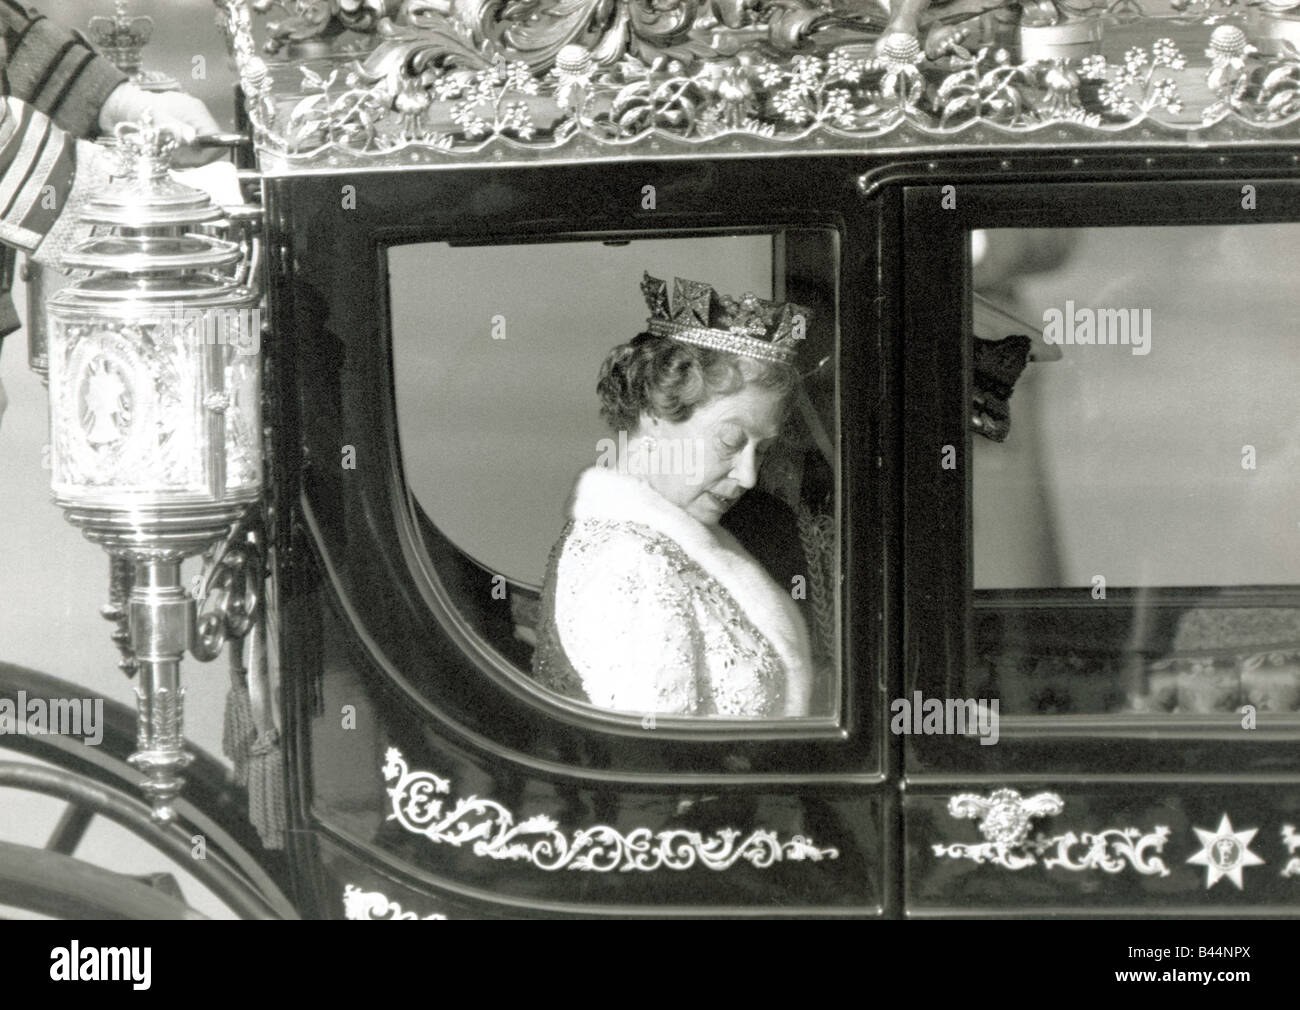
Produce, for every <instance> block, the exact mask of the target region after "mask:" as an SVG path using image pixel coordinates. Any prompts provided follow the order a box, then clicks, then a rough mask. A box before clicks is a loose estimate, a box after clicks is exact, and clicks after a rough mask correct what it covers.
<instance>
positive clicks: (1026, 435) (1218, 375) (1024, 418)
mask: <svg viewBox="0 0 1300 1010" xmlns="http://www.w3.org/2000/svg"><path fill="white" fill-rule="evenodd" d="M1297 254H1300V225H1289V224H1288V225H1257V226H1249V227H1246V226H1233V227H1229V226H1215V227H1177V228H1170V227H1166V228H1146V229H1138V228H1119V229H1115V228H1107V229H1101V228H1098V229H1078V230H1070V231H1045V230H1032V231H1029V230H1023V231H1022V230H1016V231H1013V230H999V231H991V232H985V233H977V234H976V236H975V238H974V240H973V242H972V260H973V262H974V284H973V288H974V290H975V291H976V292H977V293H976V295H975V298H976V304H975V306H974V312H973V318H974V320H975V328H976V333H975V338H976V339H975V344H976V349H975V355H974V373H975V374H974V375H973V382H972V395H973V398H974V404H973V412H972V421H971V423H972V427H973V429H974V431H975V434H974V436H973V437H972V441H973V443H974V478H973V480H974V498H973V538H974V552H973V556H974V583H975V585H974V588H975V598H974V622H975V626H974V650H973V653H972V664H971V668H970V674H969V675H970V676H971V678H972V679H973V680H974V681H975V683H974V684H972V685H971V686H972V687H973V688H974V689H975V693H974V695H973V696H975V697H998V698H1000V699H1001V707H1002V712H1003V713H1004V714H1011V713H1017V714H1033V713H1109V712H1115V713H1120V712H1138V713H1152V712H1174V713H1216V712H1220V713H1222V712H1240V711H1241V710H1242V707H1243V706H1247V705H1250V706H1254V709H1255V711H1257V712H1258V713H1261V714H1263V713H1268V712H1280V713H1296V712H1297V711H1300V590H1297V588H1296V586H1297V583H1300V526H1298V525H1297V523H1298V522H1300V514H1298V513H1297V511H1296V502H1297V493H1296V492H1297V489H1298V486H1300V401H1297V398H1296V394H1295V390H1296V387H1297V381H1298V380H1300V340H1297V338H1296V322H1295V320H1296V316H1297V314H1298V313H1300V295H1297V294H1296V288H1295V283H1294V277H1293V276H1292V274H1293V270H1292V268H1291V264H1293V263H1294V261H1295V257H1296V255H1297ZM980 692H990V693H980Z"/></svg>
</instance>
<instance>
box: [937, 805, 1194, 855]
mask: <svg viewBox="0 0 1300 1010" xmlns="http://www.w3.org/2000/svg"><path fill="white" fill-rule="evenodd" d="M1064 809H1065V804H1064V803H1063V802H1062V800H1061V798H1060V797H1059V796H1058V795H1056V794H1055V793H1038V794H1037V795H1035V796H1031V797H1029V798H1028V799H1025V798H1024V797H1022V796H1021V795H1020V793H1018V792H1017V791H1016V790H1014V789H997V790H995V791H994V792H993V793H992V794H991V795H989V796H988V797H987V798H985V797H981V796H977V795H974V794H973V793H962V794H960V795H958V796H954V797H952V798H951V799H950V800H949V801H948V813H949V814H950V815H952V816H953V817H958V818H979V822H980V823H979V830H980V834H981V835H983V836H984V838H985V841H984V842H981V843H977V844H969V843H966V842H951V843H947V844H937V845H934V846H933V850H934V854H935V855H936V856H947V857H948V858H949V859H969V860H971V862H974V863H979V864H983V863H992V864H993V865H995V866H1001V867H1002V868H1003V869H1007V870H1023V869H1026V868H1027V867H1030V866H1035V865H1037V864H1038V863H1039V862H1040V860H1041V863H1042V866H1043V868H1044V869H1047V870H1051V869H1055V868H1060V869H1063V870H1070V871H1073V872H1076V873H1077V872H1082V871H1086V870H1101V871H1102V872H1103V873H1111V874H1114V873H1119V872H1121V871H1122V870H1124V869H1127V868H1129V867H1132V868H1133V869H1134V870H1136V871H1137V872H1138V873H1140V874H1142V875H1143V876H1161V877H1167V876H1168V875H1169V868H1168V867H1167V866H1166V865H1165V863H1164V860H1163V859H1161V858H1160V857H1159V855H1158V853H1160V852H1162V851H1163V850H1164V846H1165V842H1166V841H1167V840H1168V838H1169V829H1168V828H1167V827H1164V826H1163V825H1161V826H1158V827H1156V828H1155V829H1154V830H1152V831H1149V832H1143V831H1141V830H1140V829H1138V828H1104V829H1103V830H1101V831H1095V832H1093V831H1085V832H1083V833H1082V834H1081V835H1076V834H1075V833H1074V832H1073V831H1067V832H1065V833H1064V834H1060V835H1044V834H1042V833H1041V832H1040V833H1036V834H1035V835H1034V836H1033V837H1032V838H1031V837H1030V831H1031V829H1032V827H1033V820H1034V818H1036V817H1040V816H1055V815H1056V814H1059V813H1061V811H1062V810H1064ZM1080 845H1081V846H1083V851H1082V852H1081V853H1078V855H1075V854H1074V851H1073V850H1074V849H1075V848H1076V847H1077V846H1080Z"/></svg>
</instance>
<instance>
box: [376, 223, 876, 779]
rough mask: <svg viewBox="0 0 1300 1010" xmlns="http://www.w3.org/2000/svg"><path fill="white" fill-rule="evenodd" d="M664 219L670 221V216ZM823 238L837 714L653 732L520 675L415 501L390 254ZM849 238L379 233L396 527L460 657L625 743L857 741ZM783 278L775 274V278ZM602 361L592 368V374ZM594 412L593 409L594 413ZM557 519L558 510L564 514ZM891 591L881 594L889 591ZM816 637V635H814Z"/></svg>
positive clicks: (557, 713) (701, 231)
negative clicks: (827, 247) (404, 434)
mask: <svg viewBox="0 0 1300 1010" xmlns="http://www.w3.org/2000/svg"><path fill="white" fill-rule="evenodd" d="M665 216H666V215H665ZM795 229H798V230H804V231H820V232H825V233H826V234H827V236H828V238H829V239H830V242H831V244H832V246H833V270H832V271H831V273H830V274H829V276H828V279H829V280H830V281H831V282H832V283H833V285H834V293H835V320H834V336H833V346H834V364H835V376H834V407H835V416H834V423H835V429H834V432H833V433H832V434H833V437H834V439H835V441H836V443H837V444H836V450H837V457H836V465H835V467H834V485H835V492H834V496H835V511H836V529H837V540H838V552H839V559H838V566H839V569H838V575H839V578H838V584H837V587H836V588H837V628H836V631H837V642H836V652H837V663H836V668H835V682H834V684H833V685H832V690H831V700H832V701H833V708H832V710H831V711H830V712H829V713H823V714H818V715H812V716H800V717H777V718H763V719H739V718H732V717H717V716H702V717H690V716H676V715H661V714H656V715H654V720H653V726H652V728H651V729H650V730H648V729H647V727H646V718H647V714H645V713H626V712H618V711H615V710H611V709H603V708H600V707H599V706H595V705H592V704H591V703H589V702H582V701H578V700H576V699H571V698H566V697H564V696H563V695H560V694H557V693H555V692H553V691H551V690H549V689H547V688H545V687H543V686H542V685H541V684H539V683H538V682H536V681H535V680H534V679H533V678H532V677H531V676H529V675H528V674H527V673H526V672H525V671H524V670H522V669H521V668H519V667H518V666H517V664H516V663H514V662H513V661H512V660H511V659H510V658H509V657H507V656H506V655H504V654H503V653H502V652H501V651H500V650H499V649H497V648H496V647H495V645H494V644H493V643H492V642H491V641H490V640H489V639H487V638H485V637H484V636H483V635H482V634H481V633H480V632H479V630H478V629H476V628H475V627H474V626H473V624H472V623H471V622H470V621H469V620H467V619H466V617H465V615H464V614H463V613H462V612H461V608H460V606H459V605H458V603H457V601H456V592H455V590H449V589H448V587H447V585H446V583H445V581H444V580H443V579H442V578H441V577H440V576H439V574H438V565H437V563H436V561H435V560H434V559H433V558H432V557H431V556H430V551H429V547H428V543H427V540H426V536H425V533H424V532H423V531H422V529H421V523H420V517H421V515H425V517H426V519H427V521H428V523H429V525H430V526H431V527H433V528H434V529H435V530H437V527H436V524H434V523H433V520H432V518H431V517H428V516H427V515H426V514H425V513H424V512H423V509H422V507H421V505H420V503H419V501H418V499H417V498H416V496H415V493H414V491H413V490H412V488H411V486H410V482H409V481H408V480H407V475H406V464H405V458H404V453H403V452H402V449H401V430H400V426H399V422H398V417H399V411H398V404H397V388H396V378H395V371H396V367H397V361H396V344H397V338H396V334H395V332H394V330H393V326H392V300H391V292H390V283H391V280H390V276H389V252H390V250H392V249H394V248H397V247H403V246H413V245H421V244H445V245H449V246H452V247H461V246H473V247H494V246H501V247H511V246H522V245H563V244H567V243H577V242H620V243H621V242H635V241H638V240H642V241H644V240H659V239H691V238H719V237H732V236H736V237H739V236H767V237H769V238H772V239H775V238H776V237H777V236H778V235H779V234H781V233H782V232H786V231H790V230H795ZM845 241H846V234H845V226H844V223H843V222H842V221H838V220H834V219H829V218H820V219H815V220H809V219H808V218H806V217H794V218H791V219H783V218H781V217H779V216H777V215H775V214H772V215H767V216H765V217H764V218H763V219H762V221H761V223H744V224H739V223H738V224H726V223H719V224H716V225H705V226H699V225H697V226H690V225H680V226H672V225H667V224H666V225H661V226H659V227H643V228H618V227H609V228H591V229H586V228H583V229H570V230H552V229H548V228H546V227H545V226H543V227H541V228H539V229H537V230H527V229H526V228H525V227H522V226H521V227H519V228H518V229H517V230H512V231H509V232H494V233H493V234H491V235H490V236H485V235H483V234H481V233H480V234H468V235H465V234H454V233H447V232H434V231H431V230H428V229H421V231H420V232H419V233H418V234H410V233H403V234H401V235H395V234H385V235H383V236H380V237H379V239H378V241H377V242H376V244H375V245H374V249H375V253H376V256H377V258H378V261H379V262H378V284H379V291H378V296H379V304H380V306H381V309H382V312H383V316H384V319H385V323H386V326H387V331H388V334H389V338H388V339H389V343H390V355H389V365H388V367H389V372H390V376H389V377H390V389H389V403H390V404H391V407H390V408H389V409H390V412H391V422H390V423H391V425H392V442H391V444H392V446H393V452H394V456H395V459H394V466H392V467H390V468H389V472H390V473H391V474H392V475H393V481H394V484H395V487H394V502H395V503H396V504H397V510H398V515H397V516H396V517H395V518H396V519H397V527H398V531H399V540H400V544H399V547H400V550H401V553H402V554H403V555H404V557H405V559H406V562H407V565H408V569H409V570H410V571H411V572H412V574H413V575H415V576H417V578H416V580H415V581H416V583H417V588H418V590H419V592H420V594H421V595H422V596H423V598H424V601H425V604H426V606H427V608H428V610H429V612H430V615H431V617H433V618H434V619H436V620H438V621H439V622H440V623H441V624H442V625H443V627H444V630H446V631H449V632H451V633H452V634H453V638H454V639H455V640H456V642H457V645H458V647H459V648H460V649H461V651H462V652H463V653H464V654H465V655H467V656H468V657H470V658H471V659H472V660H473V661H474V666H475V667H476V668H477V669H478V670H479V671H480V672H481V673H484V674H486V676H487V677H488V678H489V679H490V680H492V681H493V682H494V683H496V684H497V685H498V686H499V687H502V688H504V689H505V690H507V691H509V692H510V693H512V694H514V695H515V696H516V697H520V698H522V700H524V701H525V702H526V703H527V704H529V705H531V706H533V707H535V708H538V709H540V710H542V711H543V713H544V714H546V715H547V716H548V717H552V718H556V719H559V720H560V721H563V722H566V723H569V724H571V725H574V726H577V727H580V728H583V729H586V730H590V731H594V732H597V733H604V734H615V735H622V736H639V737H642V738H645V737H650V738H653V739H663V740H682V741H690V742H692V743H714V742H716V743H740V742H744V743H754V742H763V741H777V740H781V741H785V740H789V741H792V742H799V741H804V742H812V741H824V742H841V743H842V742H844V741H846V739H847V738H848V737H849V736H852V735H856V731H857V726H856V725H855V720H856V719H857V718H858V715H857V713H856V712H855V710H854V706H853V704H852V699H853V695H854V692H855V688H854V685H853V682H854V681H858V680H862V681H864V682H865V679H866V678H864V677H863V676H862V675H861V674H858V673H855V671H854V669H853V663H854V661H853V660H852V659H851V655H852V653H853V651H854V650H853V649H852V648H850V643H849V641H848V639H849V638H850V634H851V625H850V622H849V620H848V615H847V609H848V606H849V595H850V591H851V582H852V578H851V576H850V574H849V572H850V564H849V559H848V539H849V538H848V535H847V527H848V525H849V516H848V511H847V509H846V508H845V504H844V496H845V468H846V466H850V465H856V466H863V465H864V464H863V463H862V462H861V461H858V462H857V463H856V464H854V463H851V461H850V460H849V451H850V446H849V445H848V443H847V440H846V439H845V437H844V411H845V389H844V383H843V367H842V365H843V357H844V347H845V340H844V333H843V327H842V301H843V292H844V283H845V279H844V275H843V270H844V247H845ZM776 263H777V257H776V254H775V252H774V254H773V267H774V268H775V265H776ZM775 279H776V278H775V277H774V280H775ZM774 294H775V295H776V297H783V294H782V293H781V292H780V291H779V290H778V291H775V292H774ZM596 364H598V363H594V364H593V372H594V370H595V367H596ZM593 410H594V406H593ZM558 516H559V512H558V510H557V517H558ZM561 525H562V523H560V522H558V521H557V524H556V531H555V532H556V536H557V537H558V535H559V531H560V526H561ZM437 532H438V535H439V536H441V537H443V538H444V539H446V540H447V542H448V544H449V545H450V546H451V549H452V550H454V551H455V552H456V553H457V554H458V555H459V556H460V557H461V558H462V559H464V561H466V562H468V563H469V564H472V565H474V566H476V567H479V568H481V569H482V570H483V572H484V573H485V574H486V573H489V572H490V571H491V569H489V568H487V567H486V566H485V565H483V564H482V563H481V562H479V561H478V560H477V559H476V558H474V557H473V556H472V555H470V554H469V553H467V552H466V551H464V550H463V549H462V548H461V547H460V546H459V545H458V544H456V543H455V542H453V541H451V540H450V538H449V537H447V536H446V534H445V533H443V532H442V531H441V530H437ZM870 568H871V571H872V572H873V573H874V572H875V570H876V569H875V566H874V565H873V566H870ZM506 578H507V581H508V582H510V583H512V584H513V583H514V580H512V579H510V578H509V577H508V576H507V577H506ZM882 591H883V590H882ZM810 630H811V629H810ZM864 660H865V661H866V662H869V663H873V664H874V663H877V662H878V661H877V660H876V659H875V657H873V656H867V657H864ZM870 673H871V679H873V680H874V679H876V678H877V677H878V675H879V671H878V670H872V671H871V672H870ZM862 728H863V729H865V731H866V732H865V737H866V740H865V741H864V742H865V743H866V747H867V752H868V753H874V752H876V750H877V747H878V741H877V740H876V736H877V732H876V730H875V727H874V724H872V723H871V722H868V723H867V724H866V725H865V726H863V727H862Z"/></svg>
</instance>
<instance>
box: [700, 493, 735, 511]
mask: <svg viewBox="0 0 1300 1010" xmlns="http://www.w3.org/2000/svg"><path fill="white" fill-rule="evenodd" d="M704 494H705V495H706V496H707V497H708V499H709V500H710V501H711V502H713V504H714V505H716V506H717V508H718V511H719V512H726V511H727V509H729V508H731V506H732V505H734V504H736V498H738V497H740V496H739V495H737V496H736V498H724V497H723V496H722V495H720V494H715V493H714V492H712V491H705V492H704Z"/></svg>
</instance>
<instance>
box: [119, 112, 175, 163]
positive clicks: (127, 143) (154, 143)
mask: <svg viewBox="0 0 1300 1010" xmlns="http://www.w3.org/2000/svg"><path fill="white" fill-rule="evenodd" d="M113 133H114V135H115V136H116V137H117V149H118V153H119V155H120V157H121V159H122V168H123V171H124V174H130V175H144V176H150V177H155V176H161V175H166V174H167V172H168V171H169V170H170V169H171V164H172V154H173V152H175V150H176V148H178V147H179V146H180V141H179V140H178V139H177V137H176V134H175V133H174V132H172V130H170V129H169V128H167V127H165V126H158V125H157V124H156V123H155V122H154V121H153V116H151V115H150V114H149V113H147V112H146V113H145V114H144V115H143V116H141V117H140V119H139V121H138V122H122V123H118V124H117V126H116V127H115V128H114V130H113Z"/></svg>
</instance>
